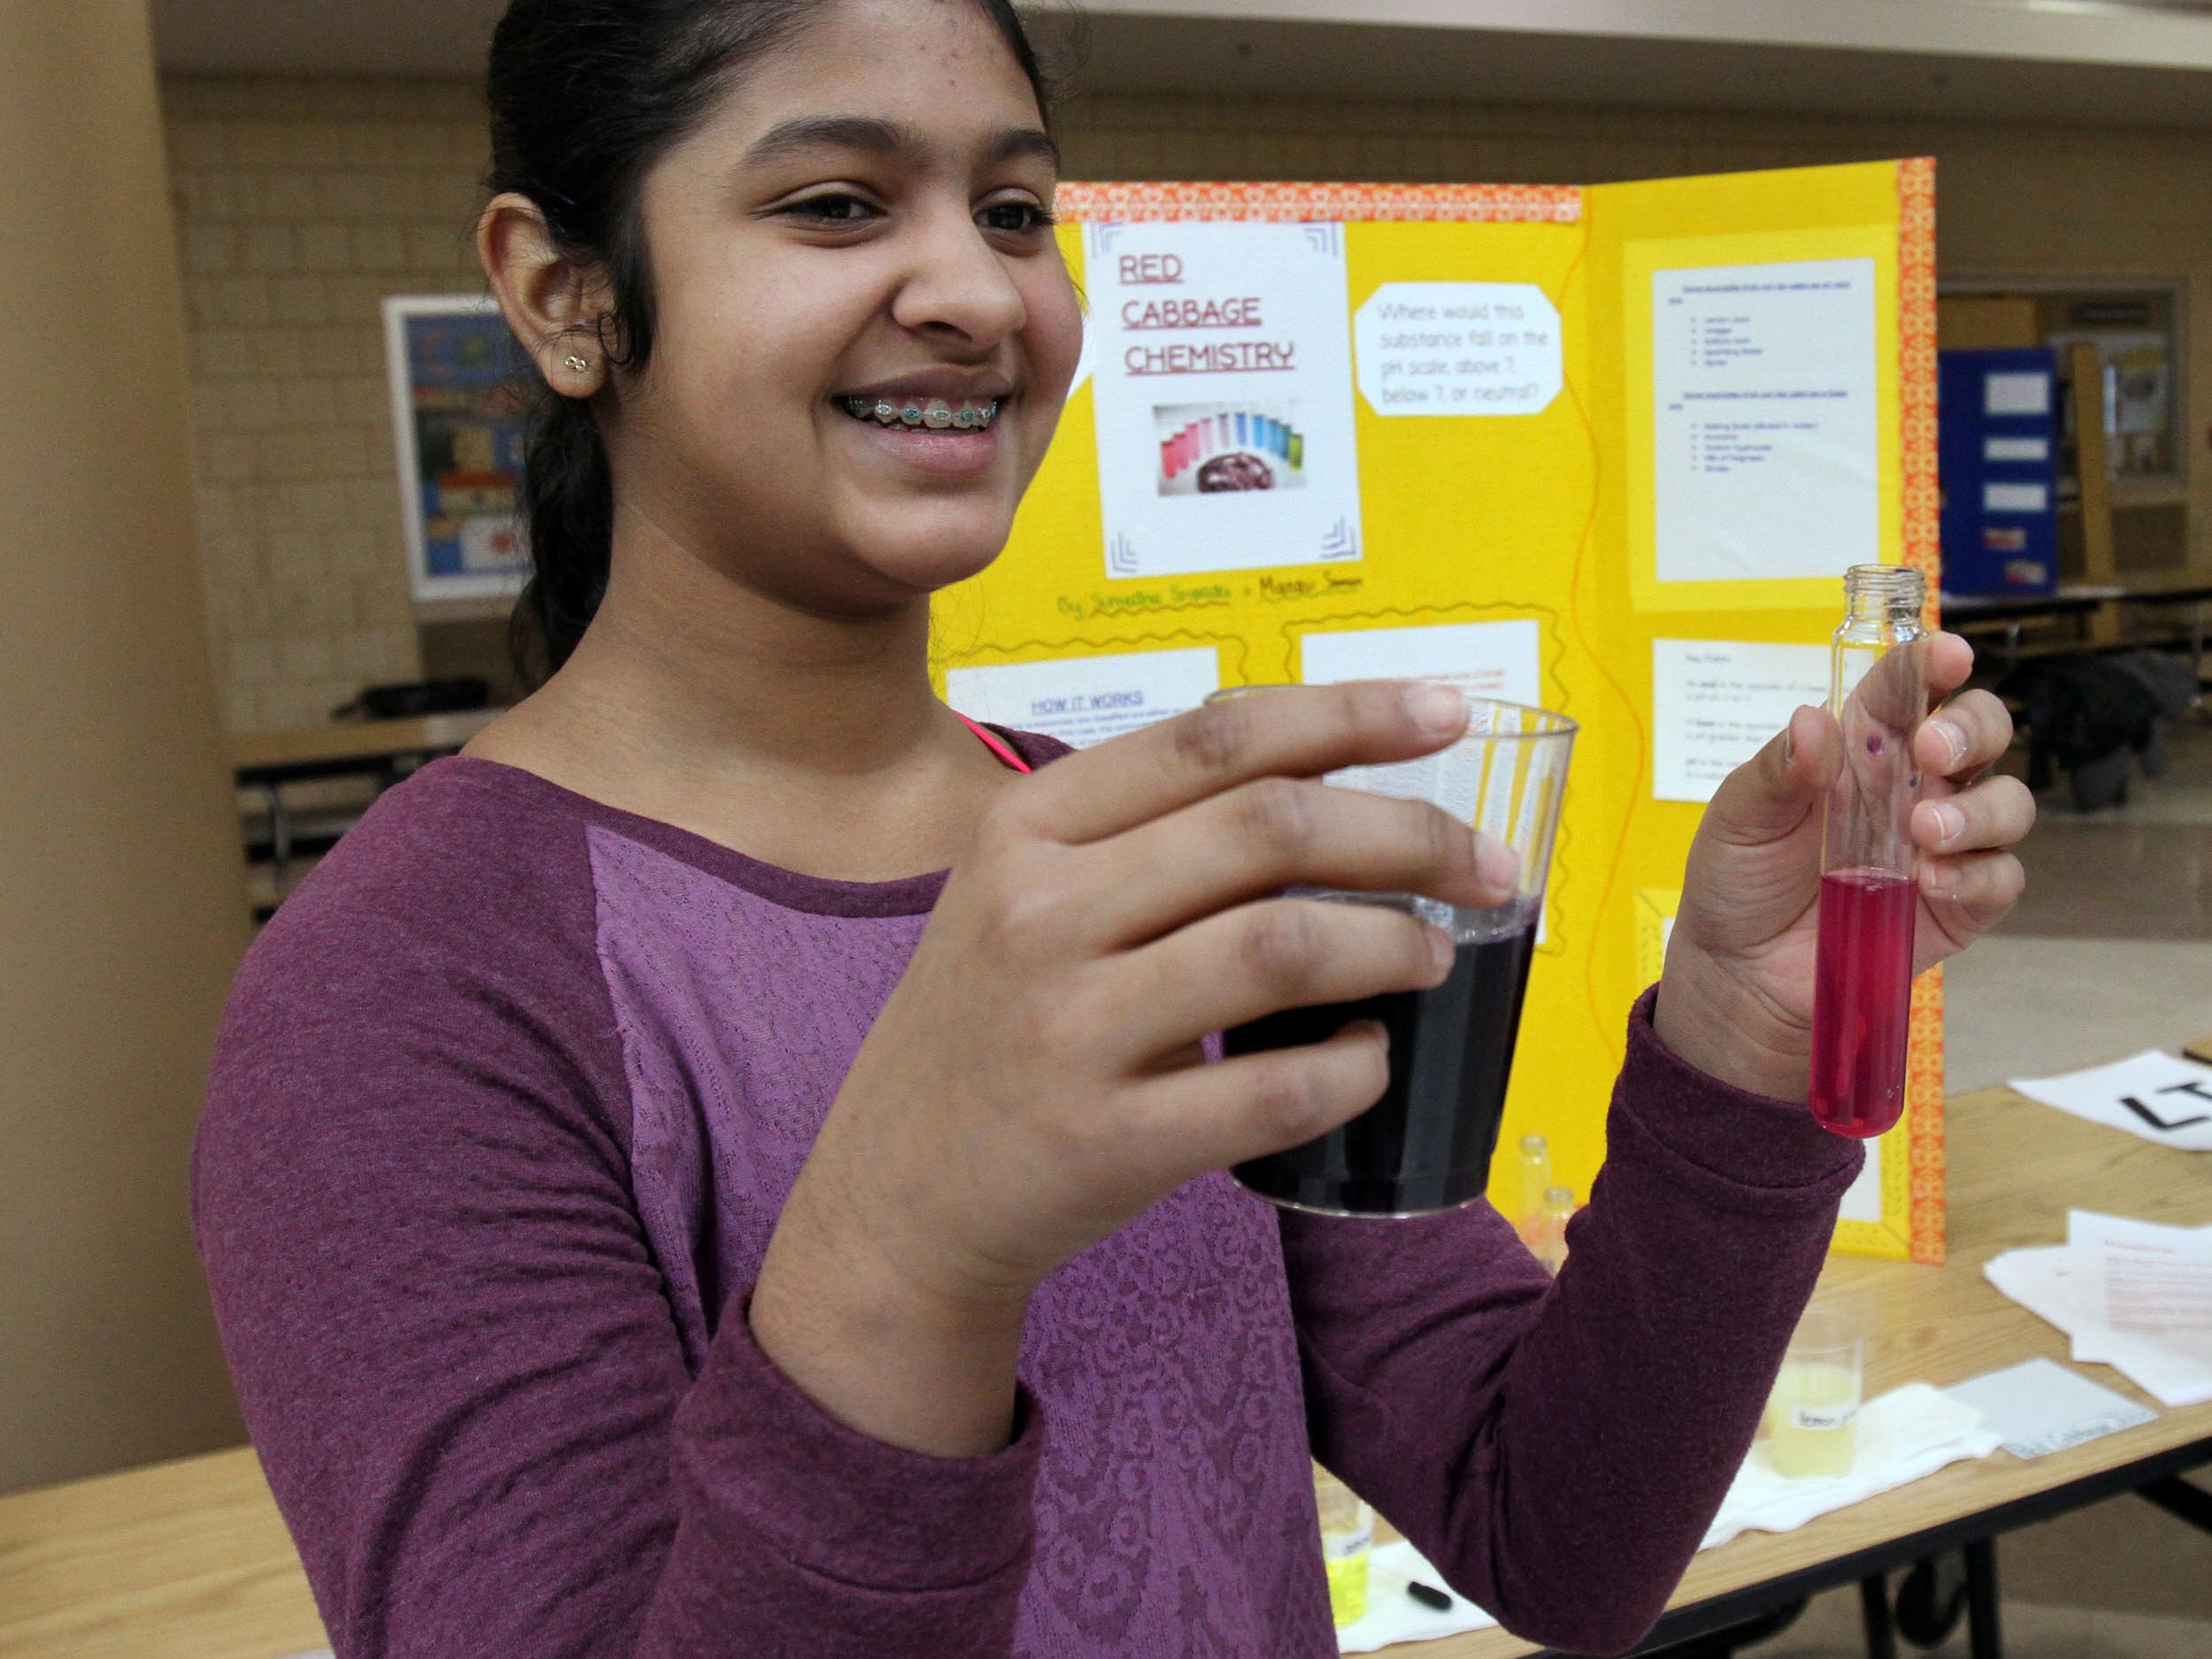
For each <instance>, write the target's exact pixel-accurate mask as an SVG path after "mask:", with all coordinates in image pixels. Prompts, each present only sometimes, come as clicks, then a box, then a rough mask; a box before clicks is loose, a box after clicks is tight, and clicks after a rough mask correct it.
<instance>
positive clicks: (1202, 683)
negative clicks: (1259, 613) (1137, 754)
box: [945, 646, 1221, 749]
mask: <svg viewBox="0 0 2212 1659" xmlns="http://www.w3.org/2000/svg"><path fill="white" fill-rule="evenodd" d="M1220 684H1221V660H1220V653H1219V652H1217V651H1216V650H1215V649H1213V648H1212V647H1211V646H1202V647H1199V648H1197V649H1191V650H1175V651H1128V652H1125V653H1122V654H1120V655H1118V656H1112V657H1060V658H1056V659H1054V660H1051V661H1048V662H1041V663H1006V664H997V665H995V666H992V667H988V668H955V669H951V670H949V671H948V672H947V673H946V675H945V701H946V702H948V703H951V704H952V706H953V707H954V708H956V709H957V710H959V711H960V712H961V713H963V714H964V715H966V716H967V717H968V718H970V719H971V720H984V721H988V722H990V723H992V724H994V725H997V726H1011V727H1013V728H1014V729H1015V730H1016V731H1020V732H1041V733H1044V735H1046V736H1047V737H1056V738H1058V739H1059V740H1060V741H1062V742H1064V743H1066V744H1068V745H1070V746H1071V748H1075V749H1088V748H1090V747H1091V746H1092V745H1093V744H1094V743H1103V742H1104V741H1106V740H1107V739H1109V738H1111V737H1119V736H1120V735H1121V734H1122V733H1125V732H1133V731H1136V730H1137V729H1138V728H1140V727H1141V726H1150V725H1151V724H1152V723H1153V722H1154V721H1155V720H1164V719H1166V718H1168V717H1169V716H1170V715H1175V714H1183V713H1186V712H1187V711H1188V710H1192V709H1195V708H1196V707H1197V706H1198V705H1199V704H1200V703H1203V702H1205V700H1206V698H1207V696H1208V695H1210V693H1211V692H1213V691H1214V690H1215V689H1216V688H1217V687H1219V685H1220Z"/></svg>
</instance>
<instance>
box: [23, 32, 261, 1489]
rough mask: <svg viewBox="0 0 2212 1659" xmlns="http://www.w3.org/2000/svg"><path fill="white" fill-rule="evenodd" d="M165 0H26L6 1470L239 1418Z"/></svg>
mask: <svg viewBox="0 0 2212 1659" xmlns="http://www.w3.org/2000/svg"><path fill="white" fill-rule="evenodd" d="M172 235H173V234H172V230H171V227H170V219H169V212H168V204H167V202H166V200H165V189H164V173H163V159H162V150H161V129H160V126H159V120H158V112H157V103H156V93H155V84H154V75H153V60H152V55H151V50H150V46H149V44H148V41H147V36H146V19H145V6H144V4H143V0H70V4H65V5H58V4H53V3H52V0H0V316H4V317H5V318H6V319H7V321H8V337H9V342H10V346H9V349H8V352H7V358H6V362H7V366H6V369H5V373H4V382H5V385H6V388H7V395H6V396H5V397H4V398H0V710H4V711H5V713H4V718H0V780H4V785H5V787H4V788H0V847H4V848H5V849H6V854H5V856H4V857H0V1145H4V1146H5V1147H6V1148H7V1155H6V1157H5V1159H4V1161H0V1331H4V1332H5V1333H6V1338H5V1341H4V1344H0V1490H5V1489H10V1488H13V1487H16V1486H25V1485H30V1484H35V1483H39V1482H43V1481H48V1480H53V1479H61V1478H64V1477H66V1476H71V1475H76V1474H81V1473H86V1472H89V1471H97V1470H104V1469H109V1468H113V1467H116V1466H118V1465H119V1464H124V1463H139V1462H143V1461H146V1460H149V1459H152V1458H157V1457H163V1456H170V1455H176V1454H178V1453H180V1452H185V1451H190V1450H197V1449H202V1448H206V1447H209V1446H211V1445H217V1444H220V1443H223V1442H226V1441H235V1440H238V1439H239V1438H241V1436H242V1431H241V1430H240V1427H239V1425H238V1421H237V1418H236V1416H235V1415H234V1409H233V1407H232V1405H231V1401H230V1391H229V1387H228V1385H227V1382H226V1380H225V1379H224V1377H223V1373H222V1367H221V1362H220V1359H219V1356H218V1355H217V1353H216V1350H215V1345H214V1339H213V1333H212V1330H211V1325H210V1323H209V1320H208V1317H207V1314H206V1311H205V1296H204V1292H203V1291H202V1289H201V1285H200V1277H199V1270H198V1264H197V1263H196V1260H195V1258H194V1256H193V1253H192V1248H191V1242H190V1238H189V1235H188V1227H187V1219H186V1208H185V1162H186V1150H187V1148H188V1143H189V1140H190V1135H191V1129H192V1122H193V1118H194V1114H195V1110H196V1107H197V1105H198V1101H199V1095H200V1088H201V1081H202V1073H203V1070H204V1065H205V1062H206V1055H207V1048H208V1042H209V1039H210V1036H211V1033H212V1031H213V1028H214V1020H215V1015H216V1011H217V1009H218V1007H219V1004H220V1002H221V998H222V994H223V989H224V986H225V984H226V983H227V979H228V978H229V974H230V972H231V970H232V968H233V966H234V964H235V963H236V960H237V956H238V952H239V949H240V947H241V945H242V943H243V935H244V918H243V915H242V910H241V906H240V903H239V894H238V841H237V825H236V820H235V818H234V816H233V813H232V810H231V804H230V797H229V793H228V791H227V788H226V787H225V784H226V778H225V770H224V768H225V761H224V757H223V751H222V746H221V741H220V736H219V729H218V724H217V718H216V707H215V694H214V687H213V682H212V679H211V674H210V672H209V664H208V654H207V641H206V630H205V623H204V616H205V612H204V605H203V603H202V595H201V592H200V579H199V571H198V561H197V558H196V554H195V550H194V545H193V528H192V493H191V475H190V470H189V463H188V454H187V431H186V419H185V391H184V356H183V347H182V340H181V326H180V318H179V315H178V309H177V298H176V273H175V262H174V257H173V239H172Z"/></svg>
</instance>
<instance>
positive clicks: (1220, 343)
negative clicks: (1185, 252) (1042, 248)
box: [1118, 253, 1298, 374]
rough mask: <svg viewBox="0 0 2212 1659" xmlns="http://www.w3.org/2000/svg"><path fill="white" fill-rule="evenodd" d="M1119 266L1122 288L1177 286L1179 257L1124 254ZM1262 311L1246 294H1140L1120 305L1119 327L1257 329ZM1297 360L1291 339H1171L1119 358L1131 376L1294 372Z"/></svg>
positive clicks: (1180, 268) (1137, 348)
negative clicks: (1158, 295)
mask: <svg viewBox="0 0 2212 1659" xmlns="http://www.w3.org/2000/svg"><path fill="white" fill-rule="evenodd" d="M1119 267H1120V268H1119V271H1118V275H1119V277H1120V279H1121V286H1122V287H1123V288H1155V287H1156V288H1180V287H1182V286H1183V280H1184V273H1185V266H1184V263H1183V257H1182V256H1181V255H1180V254H1172V253H1139V254H1124V255H1123V256H1122V257H1121V259H1120V261H1119ZM1262 309H1263V308H1262V306H1261V304H1260V301H1259V299H1258V297H1257V296H1254V295H1249V294H1246V295H1238V296H1231V297H1227V298H1219V297H1215V296H1205V297H1199V296H1192V295H1175V296H1163V297H1161V298H1157V299H1154V298H1149V297H1145V296H1138V297H1136V298H1133V299H1127V300H1124V301H1123V302H1122V306H1121V326H1123V327H1124V328H1125V329H1127V330H1129V331H1130V332H1131V333H1132V334H1141V333H1148V332H1153V331H1156V330H1163V329H1176V330H1179V331H1181V330H1195V329H1206V328H1222V329H1228V328H1252V329H1263V328H1265V327H1266V326H1267V320H1266V319H1265V317H1264V316H1263V315H1262ZM1297 360H1298V342H1296V341H1295V340H1216V341H1203V342H1198V341H1183V340H1174V341H1168V342H1163V343H1161V344H1159V345H1150V344H1141V345H1133V346H1131V347H1130V348H1129V349H1127V350H1126V351H1125V352H1124V353H1123V354H1122V367H1123V368H1124V370H1125V371H1126V372H1127V373H1131V374H1242V373H1287V372H1288V371H1290V370H1292V369H1294V368H1295V367H1296V366H1297Z"/></svg>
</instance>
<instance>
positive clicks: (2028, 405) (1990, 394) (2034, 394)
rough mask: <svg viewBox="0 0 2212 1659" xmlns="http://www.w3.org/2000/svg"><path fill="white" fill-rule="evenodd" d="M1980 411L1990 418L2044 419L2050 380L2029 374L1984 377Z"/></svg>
mask: <svg viewBox="0 0 2212 1659" xmlns="http://www.w3.org/2000/svg"><path fill="white" fill-rule="evenodd" d="M1982 409H1983V412H1984V413H1985V414H1991V415H2047V414H2049V413H2050V412H2051V377H2050V376H2049V375H2047V374H2042V373H2035V372H2033V371H2029V372H2025V373H2022V372H2019V371H2015V372H2013V373H2007V374H1991V375H1985V376H1984V377H1983V380H1982Z"/></svg>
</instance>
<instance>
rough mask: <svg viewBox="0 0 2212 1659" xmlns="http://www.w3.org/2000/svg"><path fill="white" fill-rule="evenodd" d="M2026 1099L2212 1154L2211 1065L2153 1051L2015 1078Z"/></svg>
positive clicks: (2164, 1144) (2146, 1137)
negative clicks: (2056, 1072) (2050, 1073)
mask: <svg viewBox="0 0 2212 1659" xmlns="http://www.w3.org/2000/svg"><path fill="white" fill-rule="evenodd" d="M2012 1087H2014V1088H2016V1089H2017V1090H2018V1091H2019V1092H2020V1093H2021V1094H2025V1095H2026V1096H2027V1097H2028V1098H2029V1099H2030V1100H2032V1101H2039V1102H2042V1103H2043V1104H2044V1105H2046V1106H2055V1107H2056V1108H2057V1109H2058V1110H2060V1111H2062V1112H2071V1113H2072V1114H2073V1115H2074V1116H2075V1117H2077V1118H2087V1119H2088V1120H2089V1121H2090V1122H2091V1123H2093V1124H2103V1125H2106V1126H2107V1127H2108V1128H2113V1129H2124V1130H2126V1131H2127V1132H2128V1133H2130V1134H2131V1135H2140V1136H2141V1137H2142V1138H2143V1139H2144V1140H2146V1141H2156V1142H2157V1143H2158V1144H2159V1145H2160V1146H2162V1147H2179V1148H2182V1149H2184V1150H2185V1151H2189V1152H2212V1066H2207V1065H2199V1064H2197V1063H2196V1062H2195V1061H2193V1060H2182V1059H2177V1058H2176V1057H2175V1056H2172V1055H2170V1054H2162V1053H2160V1052H2159V1051H2158V1050H2157V1049H2155V1048H2146V1049H2145V1050H2144V1051H2143V1052H2142V1053H2141V1054H2139V1055H2133V1056H2130V1057H2129V1058H2127V1059H2125V1060H2119V1061H2115V1062H2114V1063H2113V1064H2110V1065H2100V1066H2092V1067H2091V1068H2089V1069H2088V1070H2087V1071H2068V1072H2063V1073H2062V1074H2060V1075H2059V1076H2057V1077H2038V1078H2015V1079H2012Z"/></svg>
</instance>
